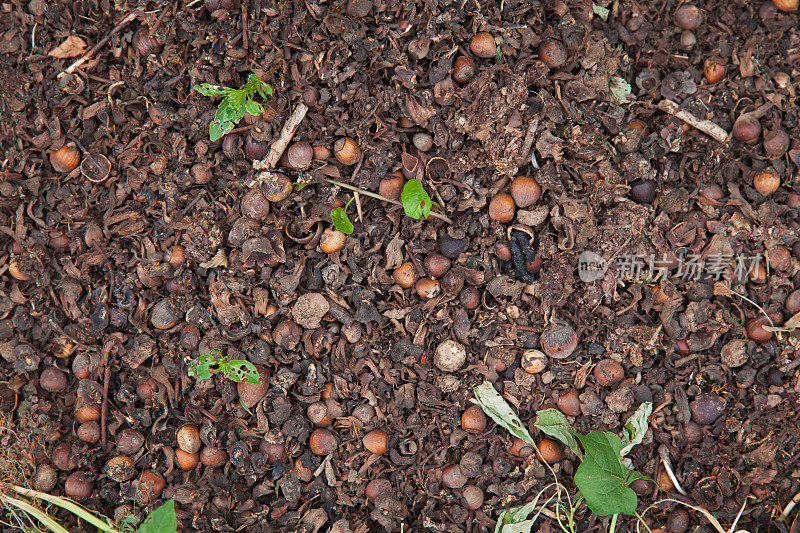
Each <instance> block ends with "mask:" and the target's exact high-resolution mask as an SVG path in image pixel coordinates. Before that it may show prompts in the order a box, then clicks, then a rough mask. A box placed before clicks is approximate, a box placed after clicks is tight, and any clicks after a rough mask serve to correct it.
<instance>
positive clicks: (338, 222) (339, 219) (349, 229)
mask: <svg viewBox="0 0 800 533" xmlns="http://www.w3.org/2000/svg"><path fill="white" fill-rule="evenodd" d="M331 221H332V222H333V225H334V226H336V229H338V230H339V231H341V232H342V233H344V234H346V235H350V234H351V233H353V223H352V222H350V218H349V217H348V216H347V213H346V212H345V210H344V207H337V208H336V209H331Z"/></svg>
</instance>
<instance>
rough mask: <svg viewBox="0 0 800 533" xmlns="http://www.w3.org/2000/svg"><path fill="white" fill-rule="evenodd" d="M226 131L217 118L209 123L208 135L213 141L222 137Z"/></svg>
mask: <svg viewBox="0 0 800 533" xmlns="http://www.w3.org/2000/svg"><path fill="white" fill-rule="evenodd" d="M224 135H225V133H223V132H222V127H221V126H220V123H219V122H217V121H216V120H215V121H214V122H212V123H211V124H209V125H208V136H209V138H210V139H211V140H212V141H216V140H217V139H220V138H222V137H223V136H224Z"/></svg>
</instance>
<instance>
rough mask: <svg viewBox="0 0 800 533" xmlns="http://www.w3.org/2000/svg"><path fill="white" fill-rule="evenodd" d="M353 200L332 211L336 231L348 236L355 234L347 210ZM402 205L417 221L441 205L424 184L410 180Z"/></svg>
mask: <svg viewBox="0 0 800 533" xmlns="http://www.w3.org/2000/svg"><path fill="white" fill-rule="evenodd" d="M328 181H329V182H331V183H333V184H335V185H339V186H342V187H344V186H345V184H342V183H339V182H334V181H331V180H328ZM347 188H351V189H353V190H354V191H356V192H358V193H361V194H364V195H366V196H372V197H373V198H377V199H379V200H383V201H384V202H389V203H392V204H396V203H398V202H397V201H395V200H391V199H389V198H385V197H383V196H381V195H379V194H375V193H372V192H369V191H363V190H361V189H357V188H355V187H351V186H347ZM353 200H355V197H353V198H350V200H349V201H348V202H347V203H346V204H345V205H344V207H336V208H333V209H331V221H332V222H333V225H334V226H336V229H338V230H339V231H341V232H342V233H344V234H346V235H350V234H351V233H353V223H352V222H350V218H349V217H348V216H347V208H348V207H349V206H350V203H351V202H352V201H353ZM400 203H401V204H402V205H403V211H405V213H406V215H407V216H409V217H411V218H415V219H420V218H428V216H429V215H430V214H431V209H432V208H433V206H436V207H439V204H437V203H436V202H434V201H433V200H431V197H430V196H429V195H428V193H427V192H426V191H425V189H424V188H423V187H422V183H420V182H419V180H415V179H411V180H408V181H407V182H406V184H405V186H403V192H402V194H401V195H400Z"/></svg>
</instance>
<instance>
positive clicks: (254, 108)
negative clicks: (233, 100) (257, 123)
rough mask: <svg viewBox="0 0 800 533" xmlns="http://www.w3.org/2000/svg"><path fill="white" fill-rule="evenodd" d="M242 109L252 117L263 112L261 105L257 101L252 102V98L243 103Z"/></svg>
mask: <svg viewBox="0 0 800 533" xmlns="http://www.w3.org/2000/svg"><path fill="white" fill-rule="evenodd" d="M244 109H245V111H247V112H248V113H249V114H251V115H253V116H254V117H257V116H258V115H260V114H261V113H263V112H264V108H263V107H261V104H259V103H258V102H254V101H252V100H248V101H246V102H245V103H244Z"/></svg>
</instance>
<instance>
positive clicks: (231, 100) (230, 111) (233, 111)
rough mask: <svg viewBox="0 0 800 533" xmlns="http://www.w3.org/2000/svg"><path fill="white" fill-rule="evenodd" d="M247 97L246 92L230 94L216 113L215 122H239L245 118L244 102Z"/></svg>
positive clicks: (220, 104)
mask: <svg viewBox="0 0 800 533" xmlns="http://www.w3.org/2000/svg"><path fill="white" fill-rule="evenodd" d="M246 97H247V95H246V94H245V93H244V91H233V92H232V93H230V94H228V96H226V97H225V98H223V100H222V102H220V103H219V107H217V112H216V113H214V120H219V121H220V122H225V121H227V120H230V121H233V122H239V119H241V118H242V117H243V116H244V101H245V98H246Z"/></svg>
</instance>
